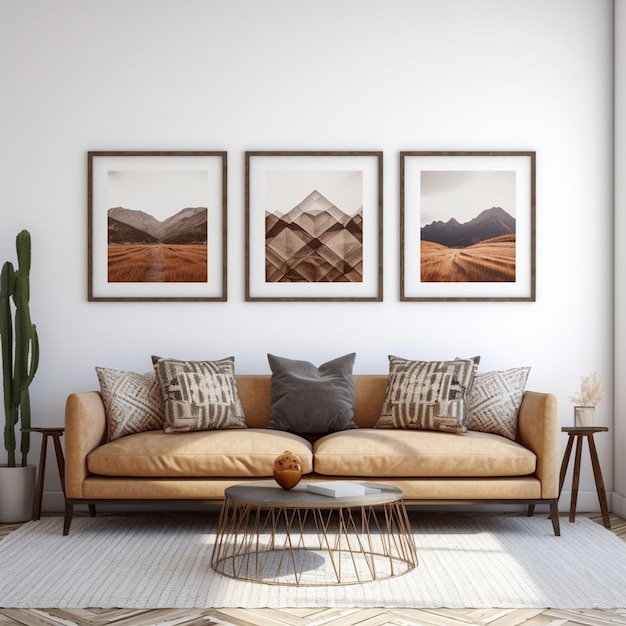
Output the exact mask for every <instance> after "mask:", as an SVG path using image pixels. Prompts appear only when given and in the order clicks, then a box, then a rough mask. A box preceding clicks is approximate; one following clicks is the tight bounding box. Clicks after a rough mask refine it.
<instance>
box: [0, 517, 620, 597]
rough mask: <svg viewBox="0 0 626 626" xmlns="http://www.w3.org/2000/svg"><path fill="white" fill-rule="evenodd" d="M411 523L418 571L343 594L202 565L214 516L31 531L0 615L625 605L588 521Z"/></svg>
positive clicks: (94, 521) (6, 548) (13, 537)
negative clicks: (246, 578)
mask: <svg viewBox="0 0 626 626" xmlns="http://www.w3.org/2000/svg"><path fill="white" fill-rule="evenodd" d="M411 520H412V525H413V530H414V534H415V540H416V544H417V549H418V555H419V566H418V567H417V568H415V569H414V570H413V571H412V572H410V573H408V574H405V575H403V576H400V577H397V578H392V579H388V580H383V581H379V582H369V583H364V584H352V585H344V586H337V585H329V586H323V587H293V586H284V585H267V584H263V583H248V582H240V581H237V580H234V579H232V578H229V577H225V576H222V575H220V574H216V573H215V572H214V571H213V570H212V569H211V567H210V560H211V554H212V550H213V541H214V536H215V535H214V531H215V523H216V518H215V516H209V517H206V518H204V517H202V516H199V515H162V516H161V515H156V516H155V515H151V516H102V517H96V518H88V517H84V518H76V519H74V521H73V522H72V529H71V532H70V534H69V536H67V537H63V536H62V525H63V519H62V518H59V517H52V518H44V519H42V520H41V521H38V522H29V523H27V524H25V525H24V526H22V527H21V528H19V529H18V530H16V531H14V532H12V533H11V534H9V536H8V537H6V538H5V539H3V540H2V541H0V606H2V607H13V608H51V607H55V608H86V607H105V608H113V607H120V608H178V607H180V608H199V607H214V608H217V607H248V608H258V607H276V608H278V607H295V606H302V607H318V606H323V607H326V606H328V607H359V608H360V607H380V606H385V607H415V608H418V607H429V608H439V607H447V608H459V607H465V608H473V607H477V608H480V607H492V608H499V607H506V608H518V607H537V608H544V607H552V608H624V607H626V542H624V541H622V540H621V539H619V538H618V537H616V536H615V535H613V534H612V533H611V532H610V531H607V530H605V529H604V528H603V527H602V526H600V525H599V524H596V523H594V522H592V521H590V520H588V519H585V518H579V519H578V520H577V521H576V522H575V523H574V524H570V523H569V522H568V521H567V520H566V519H564V520H562V522H561V532H562V536H561V537H555V536H553V534H552V524H551V523H550V522H549V520H546V518H545V516H544V515H536V516H535V517H533V518H528V517H514V516H495V515H493V516H492V515H488V516H483V515H477V516H472V515H460V514H450V515H425V516H421V515H420V514H419V513H412V514H411Z"/></svg>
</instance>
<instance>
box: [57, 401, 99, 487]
mask: <svg viewBox="0 0 626 626" xmlns="http://www.w3.org/2000/svg"><path fill="white" fill-rule="evenodd" d="M106 436H107V428H106V414H105V412H104V404H103V403H102V396H101V395H100V393H99V392H97V391H88V392H85V393H73V394H71V395H70V396H68V398H67V402H66V403H65V493H66V496H67V497H68V498H82V497H83V481H84V480H85V478H87V476H88V475H89V472H88V470H87V455H88V454H89V453H90V452H91V451H92V450H94V449H95V448H97V447H98V446H99V445H100V444H101V443H103V442H104V441H105V440H106Z"/></svg>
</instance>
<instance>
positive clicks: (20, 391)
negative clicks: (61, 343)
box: [0, 230, 39, 467]
mask: <svg viewBox="0 0 626 626" xmlns="http://www.w3.org/2000/svg"><path fill="white" fill-rule="evenodd" d="M15 243H16V248H17V261H18V267H17V270H16V269H15V268H14V267H13V264H12V263H11V262H10V261H7V262H6V263H5V264H4V265H3V266H2V272H1V273H0V336H1V344H2V386H3V391H4V413H5V425H4V447H5V448H6V451H7V465H8V466H9V467H15V466H16V448H17V437H16V429H17V425H18V424H19V425H20V427H21V429H25V428H29V427H30V393H29V387H30V384H31V382H32V381H33V377H34V376H35V373H36V371H37V367H38V365H39V339H38V337H37V329H36V327H35V325H34V324H33V323H32V322H31V319H30V310H29V302H30V262H31V244H30V233H29V232H28V231H27V230H23V231H21V232H20V233H19V234H18V235H17V238H16V242H15ZM29 450H30V435H29V433H24V432H23V433H22V436H21V440H20V452H21V465H22V466H26V465H27V456H28V452H29Z"/></svg>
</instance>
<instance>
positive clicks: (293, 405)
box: [267, 353, 356, 434]
mask: <svg viewBox="0 0 626 626" xmlns="http://www.w3.org/2000/svg"><path fill="white" fill-rule="evenodd" d="M355 357H356V354H355V353H351V354H346V355H345V356H342V357H339V358H337V359H334V360H332V361H328V362H327V363H323V364H322V365H320V366H319V367H315V365H313V364H312V363H309V362H308V361H295V360H293V359H286V358H283V357H278V356H274V355H273V354H268V355H267V358H268V361H269V364H270V368H271V370H272V406H271V409H270V419H269V423H268V426H267V427H268V428H272V429H274V430H284V431H288V432H294V433H303V434H306V433H329V432H335V431H338V430H346V429H348V428H356V424H355V423H354V378H353V376H352V367H353V365H354V359H355Z"/></svg>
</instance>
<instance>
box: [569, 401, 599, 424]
mask: <svg viewBox="0 0 626 626" xmlns="http://www.w3.org/2000/svg"><path fill="white" fill-rule="evenodd" d="M595 410H596V407H594V406H575V407H574V425H575V426H578V427H583V428H588V427H589V426H593V418H594V413H595Z"/></svg>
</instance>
